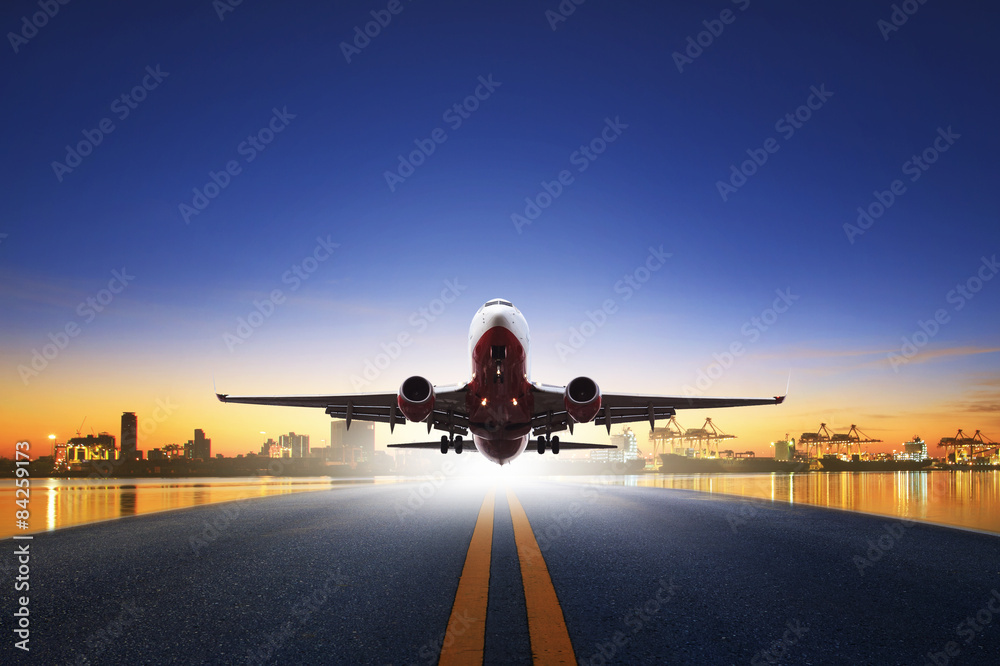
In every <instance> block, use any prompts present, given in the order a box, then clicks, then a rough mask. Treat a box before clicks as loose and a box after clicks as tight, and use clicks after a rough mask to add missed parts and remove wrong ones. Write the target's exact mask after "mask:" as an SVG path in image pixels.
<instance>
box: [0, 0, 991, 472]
mask: <svg viewBox="0 0 1000 666" xmlns="http://www.w3.org/2000/svg"><path fill="white" fill-rule="evenodd" d="M903 4H906V3H903ZM913 4H914V6H915V7H916V11H915V13H913V14H912V15H903V14H899V15H896V16H895V17H894V16H893V5H892V3H890V2H885V3H870V2H860V1H858V2H843V3H821V4H819V5H817V4H814V3H795V2H772V3H764V2H762V1H761V0H739V1H736V2H729V1H728V0H718V1H716V2H706V3H694V2H686V3H661V2H654V1H652V0H650V1H648V2H628V3H618V2H616V3H611V2H598V1H596V0H593V1H592V2H586V3H584V4H582V5H579V6H575V5H572V3H570V2H563V3H562V5H560V4H559V3H558V2H557V1H556V0H551V1H550V2H542V3H535V2H484V3H475V4H472V5H470V4H468V3H460V2H412V3H411V2H408V1H407V0H402V1H401V2H399V3H397V2H374V3H361V2H338V3H291V4H286V3H283V4H271V3H253V2H244V3H242V4H240V5H238V6H235V7H231V9H232V11H222V10H220V9H219V7H223V6H226V4H225V3H224V2H217V3H214V4H213V3H212V2H209V1H208V0H198V1H191V2H165V1H162V0H156V1H153V2H146V3H130V4H128V5H125V6H122V5H120V4H119V3H110V2H88V3H70V4H68V5H59V9H58V13H57V14H56V15H54V16H52V17H51V18H49V17H44V20H41V19H38V20H37V23H39V24H41V27H37V28H36V27H35V26H34V25H32V23H31V22H32V16H35V15H36V14H37V13H38V12H40V10H39V8H38V4H37V3H36V2H28V1H26V0H17V1H16V2H9V3H5V4H4V7H3V9H2V10H0V25H2V26H3V27H4V33H6V34H7V42H8V44H7V46H6V47H5V48H7V52H6V54H5V55H4V56H3V58H5V59H6V63H5V65H4V67H3V69H2V74H0V77H2V85H3V88H2V89H3V91H4V93H5V94H4V98H5V100H6V103H5V104H4V110H3V112H2V113H3V120H4V123H3V125H4V128H5V131H4V133H3V134H4V145H3V154H4V159H3V161H2V164H0V188H2V190H3V196H2V197H0V307H2V310H0V311H2V316H0V329H2V333H3V335H2V338H0V339H2V343H0V345H2V346H0V367H2V374H0V396H2V399H0V455H7V456H10V455H12V452H13V448H14V442H16V441H20V440H25V439H26V440H29V441H31V443H32V444H33V451H34V452H35V453H37V454H47V453H48V452H49V448H48V447H49V442H48V440H47V436H48V435H49V434H50V433H52V434H55V435H56V436H57V438H58V440H59V441H65V440H66V439H67V438H69V437H72V436H74V434H75V431H76V430H77V428H79V427H80V424H81V422H82V421H84V419H85V418H86V422H85V423H84V425H83V428H82V431H83V433H84V434H87V433H90V432H91V429H92V428H93V430H94V431H96V432H100V431H105V430H106V431H109V432H111V433H112V434H114V435H115V436H116V437H118V436H119V435H120V433H119V426H120V417H121V413H122V412H123V411H134V412H136V413H137V414H138V416H139V420H140V434H139V448H140V449H143V450H149V449H151V448H154V447H158V446H163V445H166V444H169V443H181V444H182V443H183V442H184V441H186V440H187V439H190V438H191V437H192V432H193V430H194V429H195V428H202V429H204V430H205V431H206V433H207V435H208V436H209V437H211V438H212V451H213V453H223V454H225V455H236V454H238V453H246V452H247V451H251V450H253V451H256V450H258V449H259V447H260V443H261V441H262V440H261V438H262V436H261V435H260V432H261V431H264V432H266V433H267V435H265V437H276V436H277V435H278V434H281V433H285V432H288V431H290V430H292V431H296V432H300V433H306V434H309V435H310V436H311V438H312V445H313V446H319V445H322V442H321V440H326V439H328V438H329V419H328V417H326V416H325V415H324V414H323V413H322V411H321V410H315V411H310V410H306V409H299V408H277V407H254V406H247V405H223V404H221V403H219V402H218V401H217V400H216V399H215V396H214V388H217V389H218V390H219V391H220V392H227V393H232V394H244V393H275V394H282V393H336V392H350V391H354V390H365V391H395V390H396V389H397V388H398V387H399V384H400V383H401V382H402V380H403V379H405V378H406V377H407V376H409V375H412V374H421V375H424V376H426V377H427V378H429V379H430V380H431V381H432V382H434V383H439V384H452V383H456V382H460V381H463V380H465V379H467V378H468V373H469V360H468V349H467V342H468V341H467V336H468V326H469V322H470V320H471V318H472V315H473V314H474V313H475V311H476V309H477V308H478V307H479V306H480V305H481V304H482V303H483V302H484V301H486V300H488V299H490V298H496V297H502V298H507V299H510V300H511V301H513V302H514V304H515V305H517V306H518V307H519V309H520V310H521V311H522V312H523V313H524V315H525V317H526V319H527V321H528V324H529V326H530V327H531V334H532V345H533V346H532V350H531V353H532V379H534V380H536V381H542V382H545V383H548V384H565V383H567V382H568V381H569V380H570V379H572V378H573V377H575V376H578V375H582V374H585V375H588V376H590V377H592V378H593V379H594V380H595V381H597V383H598V384H599V385H600V386H601V388H602V390H604V391H606V392H629V393H640V392H642V393H657V394H666V395H683V394H684V393H685V390H686V389H687V390H691V391H697V392H698V393H699V394H701V395H746V396H769V395H777V394H780V393H783V392H784V391H785V387H786V385H790V392H789V398H788V400H787V401H786V403H785V404H784V405H782V406H780V407H759V408H742V409H733V410H716V411H708V412H704V411H692V412H680V413H679V414H678V420H679V421H680V422H681V424H682V425H684V426H685V427H699V426H700V425H701V424H702V422H703V421H704V419H705V417H712V419H713V421H714V422H716V423H717V424H718V426H719V427H721V428H722V429H723V430H725V431H726V432H729V433H731V434H735V435H738V436H739V439H737V440H736V441H735V442H734V443H733V447H734V448H737V449H739V450H745V449H754V450H756V451H757V452H758V453H764V452H766V451H767V449H768V442H770V441H773V440H775V439H780V438H782V437H783V436H784V435H785V433H789V434H791V435H792V436H794V437H798V435H800V434H801V433H802V432H804V431H815V430H816V429H817V428H818V427H819V424H820V423H821V422H825V423H826V424H827V425H828V427H830V428H832V429H834V430H836V431H838V432H846V430H847V428H849V427H850V426H851V424H857V426H858V427H859V428H860V429H861V430H863V431H864V432H866V433H867V434H868V435H870V436H872V437H876V438H880V439H882V440H884V443H883V444H881V445H876V446H874V447H872V448H873V450H891V449H893V448H899V444H900V443H901V442H903V441H905V440H908V439H910V438H911V437H912V436H913V435H915V434H917V435H920V436H922V437H924V438H925V439H926V440H927V442H928V444H929V449H930V450H931V452H932V455H934V454H938V453H939V452H940V449H938V448H937V447H936V446H935V445H936V444H937V442H938V440H939V439H940V438H941V437H944V436H952V435H954V434H955V431H956V430H957V429H958V428H963V429H964V430H965V431H966V433H969V434H971V433H972V432H974V431H975V430H976V429H981V430H982V431H983V433H984V434H985V435H986V436H988V437H992V438H993V439H1000V279H994V278H995V277H996V273H997V272H998V271H1000V265H998V264H997V263H996V260H997V254H1000V230H998V224H997V215H998V210H1000V190H998V188H997V187H996V182H997V176H998V167H997V164H998V155H1000V132H997V122H996V115H997V114H996V90H995V71H996V67H997V64H998V53H1000V44H998V43H997V41H996V39H995V25H996V18H997V16H996V12H997V10H996V9H995V8H990V9H985V8H983V7H982V6H981V5H980V4H979V3H971V2H956V3H926V4H918V3H913ZM334 5H335V6H334ZM560 6H563V7H564V8H565V7H567V6H573V7H575V10H574V11H573V12H572V13H571V14H569V15H568V16H563V15H561V14H559V13H558V11H559V10H558V7H560ZM907 6H909V5H907ZM372 12H375V14H374V16H373V14H372ZM25 17H27V18H25ZM904 19H905V22H904ZM893 20H895V21H896V23H893ZM378 21H381V22H382V23H383V24H384V25H379V24H378V23H377V22H378ZM373 22H375V23H373ZM366 24H370V25H369V26H367V29H368V30H369V34H374V35H375V36H373V37H367V36H364V31H365V29H366ZM699 33H700V34H699ZM713 33H714V34H713ZM11 35H14V36H13V37H12V36H11ZM358 35H361V37H359V36H358ZM689 38H690V40H689ZM699 42H700V44H699ZM477 95H478V96H477ZM456 106H457V107H458V108H457V109H456V108H455V107H456ZM786 114H788V116H787V117H786ZM796 114H798V116H797V117H796ZM109 128H110V131H108V129H109ZM415 151H416V152H415ZM411 155H412V158H411ZM401 160H402V162H403V163H401ZM754 160H756V161H754ZM526 199H527V201H526ZM534 206H537V209H536V208H534ZM859 208H860V209H861V211H862V212H859ZM845 225H846V226H845ZM651 253H652V255H655V256H662V255H665V254H669V255H670V256H669V257H667V258H666V259H664V260H663V261H662V262H659V263H662V267H659V268H658V269H656V270H652V271H649V270H648V268H647V266H652V265H659V263H658V262H655V261H654V262H651V263H649V264H647V260H648V259H649V257H650V256H651ZM629 282H631V283H632V286H630V285H629ZM445 300H447V301H449V302H447V303H446V302H445ZM609 301H610V303H611V307H610V308H608V310H610V314H606V313H604V314H597V313H598V312H599V311H601V309H602V308H603V307H604V305H605V304H606V302H609ZM252 313H258V314H252ZM588 313H589V314H588ZM251 320H252V322H253V324H256V325H253V324H252V323H251ZM592 320H596V321H598V322H600V323H601V325H600V326H594V327H593V328H591V327H589V326H583V325H584V324H585V322H590V321H592ZM242 322H246V323H242ZM581 327H583V328H584V329H586V331H587V332H589V333H592V335H589V336H588V337H583V336H582V335H581V336H580V337H575V336H576V334H575V333H574V332H573V330H576V331H580V330H581ZM571 329H572V330H571ZM401 335H402V336H404V340H406V341H408V343H409V344H407V345H406V346H401V347H400V348H399V350H398V354H397V353H395V352H396V350H395V348H393V346H392V344H393V342H394V341H396V340H398V339H399V337H400V336H401ZM734 345H736V347H735V348H736V349H737V351H738V353H737V354H735V355H732V356H731V357H730V356H728V354H731V350H732V349H733V348H734ZM386 348H388V350H389V351H390V352H392V355H393V356H395V358H392V359H391V361H390V362H388V363H385V362H384V361H385V360H386V359H384V358H383V359H380V358H378V355H379V354H380V353H383V352H385V350H386ZM46 356H47V358H46ZM380 361H381V365H382V366H384V367H383V368H378V367H376V363H379V362H380ZM368 364H370V366H369V365H368ZM724 366H725V367H724ZM366 367H368V372H367V378H366V374H365V373H366ZM352 377H353V380H352ZM789 377H790V380H789ZM362 383H363V385H362ZM157 410H158V411H157ZM154 414H157V415H158V416H162V418H159V420H157V419H155V418H154ZM635 429H636V431H637V432H638V433H639V442H640V447H643V446H644V445H645V443H646V432H647V430H648V427H647V426H644V425H643V424H636V426H635ZM603 432H604V431H603V430H593V431H590V430H588V429H580V430H578V431H577V435H578V439H590V440H592V439H594V438H600V439H599V440H598V441H605V439H604V437H605V435H603ZM376 433H377V440H378V441H379V442H385V441H389V432H388V427H383V426H377V429H376ZM425 436H426V435H425V431H424V430H423V428H422V426H408V427H406V428H402V429H397V430H396V433H395V436H394V437H393V438H392V440H393V441H406V439H412V440H416V439H422V438H423V437H425Z"/></svg>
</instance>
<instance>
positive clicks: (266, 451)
mask: <svg viewBox="0 0 1000 666" xmlns="http://www.w3.org/2000/svg"><path fill="white" fill-rule="evenodd" d="M277 445H278V443H277V442H276V441H274V440H273V439H271V438H270V437H268V438H267V441H266V442H264V443H263V444H261V445H260V455H262V456H264V457H265V458H270V457H271V449H273V448H274V447H276V446H277Z"/></svg>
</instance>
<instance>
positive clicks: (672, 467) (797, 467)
mask: <svg viewBox="0 0 1000 666" xmlns="http://www.w3.org/2000/svg"><path fill="white" fill-rule="evenodd" d="M660 463H661V466H660V471H661V472H663V473H664V474H739V473H744V474H753V473H757V474H760V473H768V472H806V471H808V470H809V464H808V463H806V462H801V461H798V460H775V459H774V458H756V457H753V456H749V457H743V458H693V457H689V456H681V455H677V454H676V453H661V454H660Z"/></svg>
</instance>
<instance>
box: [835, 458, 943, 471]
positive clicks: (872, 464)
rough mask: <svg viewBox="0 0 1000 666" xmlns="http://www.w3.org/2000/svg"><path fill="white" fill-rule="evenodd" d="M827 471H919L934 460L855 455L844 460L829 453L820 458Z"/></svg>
mask: <svg viewBox="0 0 1000 666" xmlns="http://www.w3.org/2000/svg"><path fill="white" fill-rule="evenodd" d="M819 462H820V464H821V465H823V469H824V470H825V471H827V472H919V471H920V470H923V469H927V468H929V467H930V466H931V464H932V463H933V462H934V461H933V460H932V459H931V458H925V459H923V460H861V459H860V458H859V457H858V456H854V457H853V459H852V460H844V459H842V458H838V457H837V456H833V455H827V456H823V457H822V458H820V460H819Z"/></svg>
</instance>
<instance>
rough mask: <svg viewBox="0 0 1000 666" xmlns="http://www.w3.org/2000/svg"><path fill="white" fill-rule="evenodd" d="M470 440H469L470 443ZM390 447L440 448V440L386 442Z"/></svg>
mask: <svg viewBox="0 0 1000 666" xmlns="http://www.w3.org/2000/svg"><path fill="white" fill-rule="evenodd" d="M471 443H472V442H469V444H471ZM386 446H387V447H389V448H390V449H434V450H437V451H440V450H441V440H438V441H436V442H407V443H406V444H386Z"/></svg>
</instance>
